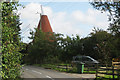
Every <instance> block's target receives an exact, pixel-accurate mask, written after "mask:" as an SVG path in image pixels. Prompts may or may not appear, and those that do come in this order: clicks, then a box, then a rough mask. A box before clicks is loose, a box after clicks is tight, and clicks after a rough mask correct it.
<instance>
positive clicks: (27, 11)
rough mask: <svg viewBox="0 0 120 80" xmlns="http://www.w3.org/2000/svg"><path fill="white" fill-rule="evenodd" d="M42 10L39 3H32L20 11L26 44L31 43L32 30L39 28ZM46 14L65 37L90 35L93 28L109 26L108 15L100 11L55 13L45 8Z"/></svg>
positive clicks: (53, 25)
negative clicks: (30, 32)
mask: <svg viewBox="0 0 120 80" xmlns="http://www.w3.org/2000/svg"><path fill="white" fill-rule="evenodd" d="M37 12H38V13H41V8H40V4H39V3H30V4H28V5H26V7H25V8H24V9H19V13H21V15H20V18H21V20H22V22H23V24H22V25H21V29H22V31H21V32H22V34H21V35H22V36H24V39H23V40H24V42H27V41H29V39H28V36H30V34H29V31H30V29H32V30H33V29H34V28H35V27H37V25H38V22H39V20H40V14H36V13H37ZM43 12H44V14H46V15H48V18H49V21H50V24H51V27H52V29H53V31H54V32H56V33H63V34H65V35H69V36H70V35H72V34H74V35H76V34H78V35H80V36H86V35H88V34H89V33H90V32H91V30H92V28H93V26H95V27H99V28H102V29H106V28H107V26H108V23H107V16H106V14H105V13H104V14H101V13H100V12H99V11H96V10H93V9H88V10H87V12H83V11H80V10H78V11H71V13H68V12H67V11H66V12H54V11H53V10H52V8H51V7H48V6H44V7H43Z"/></svg>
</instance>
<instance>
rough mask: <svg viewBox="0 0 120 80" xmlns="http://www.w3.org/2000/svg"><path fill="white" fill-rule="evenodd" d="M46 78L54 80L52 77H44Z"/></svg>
mask: <svg viewBox="0 0 120 80" xmlns="http://www.w3.org/2000/svg"><path fill="white" fill-rule="evenodd" d="M46 77H47V78H50V79H51V80H54V79H53V78H52V77H50V76H46Z"/></svg>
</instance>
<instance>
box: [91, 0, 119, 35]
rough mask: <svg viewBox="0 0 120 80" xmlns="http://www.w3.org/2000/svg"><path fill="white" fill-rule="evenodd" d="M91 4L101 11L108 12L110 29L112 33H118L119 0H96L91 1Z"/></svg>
mask: <svg viewBox="0 0 120 80" xmlns="http://www.w3.org/2000/svg"><path fill="white" fill-rule="evenodd" d="M91 5H92V6H93V7H94V8H95V9H97V10H100V11H102V12H108V13H109V14H108V16H109V21H111V24H110V28H109V29H110V30H111V31H112V32H113V33H114V34H120V1H118V2H117V1H111V0H110V1H108V0H104V1H101V0H98V1H97V2H96V1H93V2H91Z"/></svg>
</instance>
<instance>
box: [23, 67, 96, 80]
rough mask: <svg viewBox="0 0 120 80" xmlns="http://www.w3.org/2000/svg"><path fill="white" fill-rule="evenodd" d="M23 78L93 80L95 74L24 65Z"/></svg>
mask: <svg viewBox="0 0 120 80" xmlns="http://www.w3.org/2000/svg"><path fill="white" fill-rule="evenodd" d="M23 71H24V72H23V73H22V76H21V77H22V78H24V80H94V78H95V74H72V73H65V72H58V71H55V70H51V69H44V68H41V67H36V66H24V67H23Z"/></svg>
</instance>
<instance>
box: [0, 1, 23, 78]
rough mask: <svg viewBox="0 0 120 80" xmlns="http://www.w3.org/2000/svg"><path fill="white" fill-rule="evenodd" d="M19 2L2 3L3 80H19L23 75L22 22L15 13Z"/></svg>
mask: <svg viewBox="0 0 120 80" xmlns="http://www.w3.org/2000/svg"><path fill="white" fill-rule="evenodd" d="M17 6H19V4H18V2H3V3H2V27H3V28H2V71H1V73H2V79H5V80H6V79H8V78H9V79H12V80H17V78H18V77H20V74H21V71H20V69H21V65H20V64H21V58H22V55H21V53H20V52H19V51H20V50H21V48H20V46H21V44H20V36H19V31H20V28H19V26H20V24H21V23H20V22H19V16H18V15H17V14H16V13H15V12H14V11H15V10H17Z"/></svg>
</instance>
